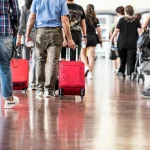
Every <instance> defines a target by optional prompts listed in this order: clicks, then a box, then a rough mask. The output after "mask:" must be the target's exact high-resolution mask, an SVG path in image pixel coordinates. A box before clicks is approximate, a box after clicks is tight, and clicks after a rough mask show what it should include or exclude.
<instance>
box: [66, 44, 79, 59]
mask: <svg viewBox="0 0 150 150" xmlns="http://www.w3.org/2000/svg"><path fill="white" fill-rule="evenodd" d="M75 51H76V61H78V45H76V49H75ZM66 61H70V48H69V47H66Z"/></svg>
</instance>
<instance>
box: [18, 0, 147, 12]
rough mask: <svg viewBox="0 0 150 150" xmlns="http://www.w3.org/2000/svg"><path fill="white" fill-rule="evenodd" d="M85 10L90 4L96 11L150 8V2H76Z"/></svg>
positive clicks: (84, 0) (138, 0) (99, 0)
mask: <svg viewBox="0 0 150 150" xmlns="http://www.w3.org/2000/svg"><path fill="white" fill-rule="evenodd" d="M18 2H19V5H20V6H22V5H23V4H24V0H18ZM74 2H75V3H77V4H80V5H81V6H83V8H84V9H85V8H86V6H87V5H88V4H93V5H94V6H95V9H96V10H115V9H116V7H118V6H126V5H129V4H130V5H132V6H133V7H134V8H135V9H143V8H147V9H148V8H150V7H149V0H74Z"/></svg>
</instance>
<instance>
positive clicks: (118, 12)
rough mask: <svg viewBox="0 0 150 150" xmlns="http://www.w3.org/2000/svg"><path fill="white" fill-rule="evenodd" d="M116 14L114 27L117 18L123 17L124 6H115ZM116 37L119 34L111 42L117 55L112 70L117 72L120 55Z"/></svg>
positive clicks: (117, 20)
mask: <svg viewBox="0 0 150 150" xmlns="http://www.w3.org/2000/svg"><path fill="white" fill-rule="evenodd" d="M116 14H117V18H116V20H115V28H116V26H117V24H118V22H119V20H120V19H121V18H122V17H124V7H123V6H119V7H117V8H116ZM118 38H119V34H118V35H117V36H116V37H115V38H114V42H113V45H114V50H115V53H116V56H117V59H116V60H113V71H114V73H118V70H119V68H120V56H119V49H118V46H119V42H118Z"/></svg>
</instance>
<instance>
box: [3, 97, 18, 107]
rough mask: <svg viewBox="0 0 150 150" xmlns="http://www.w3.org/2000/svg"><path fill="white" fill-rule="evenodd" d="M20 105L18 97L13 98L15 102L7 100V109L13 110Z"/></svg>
mask: <svg viewBox="0 0 150 150" xmlns="http://www.w3.org/2000/svg"><path fill="white" fill-rule="evenodd" d="M18 104H19V98H18V97H17V96H13V101H10V100H5V106H4V108H5V109H10V108H13V107H14V106H16V105H18Z"/></svg>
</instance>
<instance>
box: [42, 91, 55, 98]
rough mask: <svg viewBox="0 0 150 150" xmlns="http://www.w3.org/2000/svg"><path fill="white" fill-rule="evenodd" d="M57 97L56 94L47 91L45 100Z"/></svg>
mask: <svg viewBox="0 0 150 150" xmlns="http://www.w3.org/2000/svg"><path fill="white" fill-rule="evenodd" d="M54 96H55V94H54V92H52V91H45V92H44V97H45V98H52V97H54Z"/></svg>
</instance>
